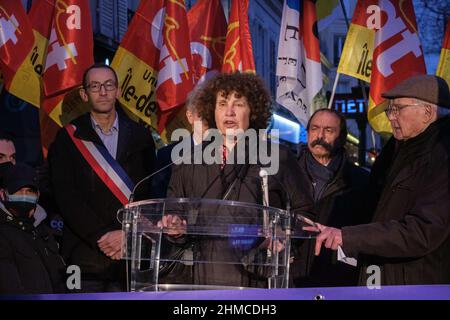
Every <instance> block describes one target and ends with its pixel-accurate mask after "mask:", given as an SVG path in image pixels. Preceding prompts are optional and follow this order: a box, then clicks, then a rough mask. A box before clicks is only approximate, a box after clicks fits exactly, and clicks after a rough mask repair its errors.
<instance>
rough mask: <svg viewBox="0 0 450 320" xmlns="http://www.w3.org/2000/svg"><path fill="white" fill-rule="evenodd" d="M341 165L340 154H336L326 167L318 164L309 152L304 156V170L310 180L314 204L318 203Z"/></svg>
mask: <svg viewBox="0 0 450 320" xmlns="http://www.w3.org/2000/svg"><path fill="white" fill-rule="evenodd" d="M341 163H342V154H341V153H337V154H335V155H334V156H333V158H331V161H330V163H329V164H328V165H327V166H324V165H323V164H321V163H319V162H318V161H317V160H316V159H314V157H313V156H312V154H311V153H310V152H307V154H306V170H307V171H308V174H309V176H310V177H311V179H312V184H313V190H314V192H313V198H314V202H318V201H319V200H320V199H321V198H322V195H323V193H324V191H325V189H326V188H327V186H328V184H329V183H330V182H331V181H332V180H333V179H334V177H335V176H336V173H337V172H338V170H339V168H340V166H341Z"/></svg>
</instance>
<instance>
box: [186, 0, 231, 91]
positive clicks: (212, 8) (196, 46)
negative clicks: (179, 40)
mask: <svg viewBox="0 0 450 320" xmlns="http://www.w3.org/2000/svg"><path fill="white" fill-rule="evenodd" d="M187 19H188V24H189V35H190V37H191V53H192V60H193V61H192V62H193V73H194V80H195V82H196V83H197V82H202V81H203V80H206V79H207V78H209V77H210V76H212V75H214V74H215V73H218V72H220V69H221V67H222V62H223V52H224V49H225V37H226V33H227V20H226V18H225V14H224V12H223V8H222V5H221V3H220V1H219V0H199V1H197V3H196V4H195V5H194V6H193V7H192V8H191V10H189V12H188V13H187Z"/></svg>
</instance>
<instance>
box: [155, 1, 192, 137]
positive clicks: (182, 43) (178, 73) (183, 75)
mask: <svg viewBox="0 0 450 320" xmlns="http://www.w3.org/2000/svg"><path fill="white" fill-rule="evenodd" d="M165 6H166V16H165V19H164V27H163V30H162V31H163V46H162V48H161V52H160V56H159V72H158V82H157V84H156V98H157V100H158V104H159V108H160V110H161V114H160V118H159V123H158V131H159V132H162V131H163V130H164V128H165V125H166V123H167V122H168V121H169V120H170V119H171V118H172V117H174V116H175V114H176V112H177V110H176V109H175V108H177V107H181V106H182V105H183V104H184V102H185V101H186V97H187V95H188V93H189V92H191V91H192V88H193V87H194V79H193V75H192V57H191V49H190V39H189V37H187V36H186V30H189V26H188V22H187V15H186V5H185V3H184V1H170V0H166V3H165Z"/></svg>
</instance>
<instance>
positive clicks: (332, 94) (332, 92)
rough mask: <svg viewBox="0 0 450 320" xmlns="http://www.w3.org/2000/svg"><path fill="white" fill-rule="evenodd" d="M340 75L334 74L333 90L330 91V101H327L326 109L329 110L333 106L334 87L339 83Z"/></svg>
mask: <svg viewBox="0 0 450 320" xmlns="http://www.w3.org/2000/svg"><path fill="white" fill-rule="evenodd" d="M339 76H340V73H339V72H336V77H335V78H334V84H333V90H332V91H331V96H330V101H328V109H331V106H332V104H333V99H334V94H335V93H336V87H337V84H338V82H339Z"/></svg>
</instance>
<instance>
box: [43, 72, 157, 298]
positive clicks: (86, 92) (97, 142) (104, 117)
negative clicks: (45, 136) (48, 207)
mask: <svg viewBox="0 0 450 320" xmlns="http://www.w3.org/2000/svg"><path fill="white" fill-rule="evenodd" d="M80 95H81V97H82V99H83V100H84V101H86V102H90V105H91V111H90V112H89V113H87V114H84V115H82V116H80V117H79V118H77V119H75V120H74V121H73V122H72V123H71V124H70V125H69V126H68V127H66V128H63V129H61V130H60V131H59V132H58V135H57V137H56V139H55V141H54V143H53V144H52V146H51V148H50V151H49V156H48V159H49V167H50V176H51V181H52V186H53V191H54V194H55V197H56V201H57V203H58V206H59V209H60V212H61V215H62V217H63V219H64V231H63V246H62V253H63V256H64V258H65V259H66V261H67V262H68V263H69V264H75V265H78V266H79V267H80V268H81V272H82V281H81V286H82V288H81V290H82V291H85V292H99V291H100V292H104V291H124V290H126V286H125V283H124V280H125V279H124V278H125V277H124V274H125V268H124V264H123V263H122V262H123V261H122V262H121V261H119V259H120V258H121V249H122V237H123V234H122V230H121V224H120V223H119V221H118V219H117V211H118V209H119V208H121V207H122V206H123V205H124V204H125V203H127V197H129V194H126V195H122V197H121V198H120V197H119V196H120V194H119V196H118V194H117V190H119V191H121V190H124V189H123V187H121V186H120V185H118V187H117V188H116V189H114V186H113V187H111V181H108V180H106V182H105V180H103V179H105V176H107V178H108V177H109V178H110V180H115V181H116V180H117V178H114V176H111V173H108V172H107V174H106V175H105V176H103V178H102V179H101V178H100V177H101V175H99V174H98V173H97V171H96V170H100V169H101V168H99V167H104V164H103V165H101V166H95V164H94V165H92V164H91V162H89V161H88V159H89V158H87V157H86V156H85V154H83V153H82V152H81V151H80V150H81V149H79V148H80V147H79V145H80V144H83V145H88V144H90V146H91V148H93V147H95V148H96V149H98V150H99V152H100V151H101V150H103V154H104V159H106V160H107V161H104V163H106V162H107V163H113V164H115V165H116V166H118V167H119V168H118V169H120V170H119V171H117V172H118V173H117V175H116V177H117V176H119V175H120V173H122V175H124V174H125V178H122V179H123V181H129V180H131V184H133V183H134V184H135V183H137V182H138V181H139V180H141V179H142V178H144V177H145V176H147V175H148V174H150V173H151V172H153V170H154V166H155V147H154V141H153V139H152V136H151V133H150V131H148V130H146V129H145V128H144V127H142V126H140V125H138V124H137V123H135V122H133V121H131V120H130V119H129V118H128V117H127V116H126V115H125V114H124V112H123V111H121V110H120V109H117V110H116V108H115V104H116V99H117V98H118V97H119V95H120V88H119V87H118V82H117V76H116V73H115V72H114V70H113V69H112V68H111V67H109V66H106V65H94V66H92V67H90V68H89V69H88V70H87V71H86V72H85V76H84V80H83V88H82V89H80ZM70 128H72V130H73V131H72V133H70V131H69V129H70ZM76 143H77V144H76ZM110 168H113V166H112V165H111V167H110ZM109 172H110V171H109ZM115 172H116V171H115ZM123 173H124V174H123ZM124 184H125V183H123V184H122V185H124ZM129 189H130V190H131V189H132V186H130V187H129ZM114 190H115V191H114ZM148 191H149V190H148V188H145V186H140V188H139V190H137V195H136V197H135V199H136V198H141V199H142V198H143V197H149V195H148ZM146 192H147V193H146Z"/></svg>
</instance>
